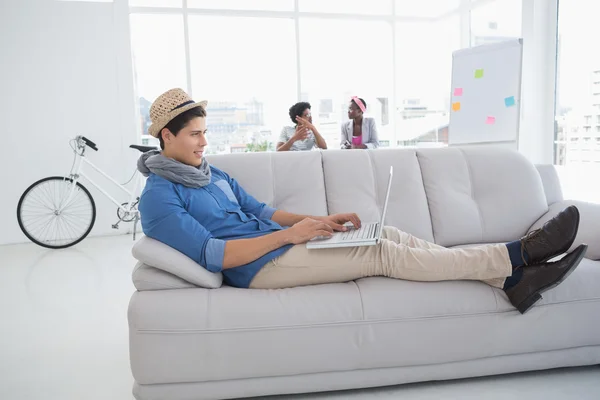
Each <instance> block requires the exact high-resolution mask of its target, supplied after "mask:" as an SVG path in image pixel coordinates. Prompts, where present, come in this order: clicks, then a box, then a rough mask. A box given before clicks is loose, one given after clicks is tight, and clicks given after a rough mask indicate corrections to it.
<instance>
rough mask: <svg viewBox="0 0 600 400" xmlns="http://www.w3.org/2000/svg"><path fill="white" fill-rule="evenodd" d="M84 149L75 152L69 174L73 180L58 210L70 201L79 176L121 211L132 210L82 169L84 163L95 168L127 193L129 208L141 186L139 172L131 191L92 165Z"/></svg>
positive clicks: (136, 174) (127, 211) (128, 211)
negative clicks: (73, 164) (73, 165)
mask: <svg viewBox="0 0 600 400" xmlns="http://www.w3.org/2000/svg"><path fill="white" fill-rule="evenodd" d="M85 150H86V149H85V147H83V148H81V153H79V152H76V154H77V156H76V157H77V159H76V161H75V164H76V167H75V171H74V172H73V173H71V176H70V178H71V179H72V180H73V183H72V186H71V190H70V192H69V195H68V196H67V198H66V199H65V201H64V203H63V204H62V205H61V206H60V207H59V210H58V212H61V211H62V210H63V209H64V208H65V207H66V206H67V205H68V204H69V202H70V201H71V199H72V197H73V192H74V191H75V187H76V186H77V182H79V178H80V177H83V178H85V179H86V180H87V181H88V182H89V183H90V184H91V185H92V186H94V187H95V188H96V189H98V191H100V193H102V194H103V195H105V196H106V197H107V198H108V199H109V200H110V201H112V202H113V203H114V204H115V205H116V206H117V207H118V208H119V209H120V210H121V211H123V212H124V213H130V212H132V211H131V209H129V210H128V209H127V208H125V207H124V206H123V205H122V204H121V203H120V202H118V201H117V200H116V199H115V198H114V197H112V196H111V195H110V194H109V193H108V192H107V191H106V190H104V189H103V188H102V187H101V186H100V185H98V184H97V183H96V182H94V181H93V180H92V179H91V178H90V177H89V176H88V175H86V174H85V172H83V170H82V169H83V165H84V164H87V165H89V166H90V167H92V168H93V169H94V170H96V171H97V172H98V173H100V174H101V175H102V176H104V177H105V178H106V179H108V180H109V181H111V182H112V183H113V184H114V185H115V186H116V187H118V188H119V189H121V191H123V192H125V193H126V194H127V195H129V201H128V202H127V203H126V204H127V205H128V206H129V207H130V208H131V204H133V202H134V201H135V200H137V195H136V194H137V193H139V192H140V189H141V186H142V183H143V181H142V176H141V174H140V173H139V172H137V171H136V173H135V178H134V179H135V182H134V189H133V191H129V190H127V189H125V188H124V187H123V186H122V185H121V184H120V183H119V182H117V181H116V180H114V179H113V178H112V177H110V176H109V175H108V174H106V173H105V172H104V171H102V170H101V169H100V168H98V167H97V166H96V165H94V163H92V162H91V161H89V160H88V159H87V158H86V157H85ZM134 212H135V213H136V214H137V213H139V211H137V210H136V211H134Z"/></svg>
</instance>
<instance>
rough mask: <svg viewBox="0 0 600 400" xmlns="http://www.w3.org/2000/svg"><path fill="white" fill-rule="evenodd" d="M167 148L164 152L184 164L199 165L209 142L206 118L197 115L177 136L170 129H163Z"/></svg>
mask: <svg viewBox="0 0 600 400" xmlns="http://www.w3.org/2000/svg"><path fill="white" fill-rule="evenodd" d="M161 134H162V135H163V141H164V142H165V150H164V152H163V154H164V155H165V156H166V157H171V158H173V159H175V160H177V161H179V162H181V163H183V164H187V165H192V166H194V167H197V166H199V165H200V164H201V163H202V154H203V153H204V148H205V147H206V145H207V144H208V142H207V141H206V118H204V117H196V118H194V119H192V120H190V121H189V122H188V124H187V125H186V126H185V127H184V128H183V129H182V130H180V131H179V133H178V134H177V136H175V135H173V134H172V133H171V132H170V131H169V130H168V129H163V130H162V132H161Z"/></svg>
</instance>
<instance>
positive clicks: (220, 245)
mask: <svg viewBox="0 0 600 400" xmlns="http://www.w3.org/2000/svg"><path fill="white" fill-rule="evenodd" d="M206 104H207V102H206V101H203V102H199V103H196V102H194V101H193V100H191V99H190V97H189V96H188V95H187V94H186V93H185V92H184V91H183V90H181V89H172V90H169V91H167V92H165V93H163V94H162V95H160V96H159V97H158V98H157V99H156V100H155V101H154V103H153V104H152V106H151V108H150V118H151V120H152V125H151V126H150V128H149V133H150V134H151V135H153V136H155V137H157V138H158V139H159V141H160V147H161V149H162V151H159V150H156V151H150V152H147V153H144V154H143V155H142V156H141V158H140V159H139V161H138V168H139V170H140V171H141V172H142V173H143V174H144V175H145V176H147V177H148V180H147V182H146V187H145V189H144V192H143V194H142V196H141V200H140V204H139V209H140V211H141V216H142V228H143V230H144V233H145V234H146V235H147V236H149V237H151V238H154V239H156V240H159V241H161V242H163V243H165V244H167V245H169V246H171V247H173V248H175V249H177V250H178V251H180V252H181V253H183V254H185V255H187V256H188V257H190V258H191V259H193V260H194V261H196V262H197V263H198V264H200V265H202V266H204V267H205V268H206V269H207V270H209V271H212V272H220V271H222V272H223V276H224V280H225V282H226V283H227V284H229V285H231V286H235V287H240V288H257V289H265V288H289V287H294V286H302V285H313V284H321V283H332V282H347V281H351V280H354V279H358V278H364V277H367V276H386V277H390V278H396V279H405V280H412V281H445V280H462V279H471V280H480V281H483V282H485V283H487V284H489V285H491V286H494V287H497V288H502V289H504V290H505V291H506V294H507V295H508V298H509V299H510V301H511V303H512V304H513V305H514V306H515V307H516V308H517V309H518V310H519V311H520V312H521V313H525V312H526V311H527V310H528V309H529V308H530V307H531V306H532V305H533V304H534V303H535V302H536V301H538V300H539V299H540V298H541V296H540V294H541V293H542V292H544V291H546V290H548V289H551V288H553V287H555V286H556V285H558V284H559V283H560V282H562V281H563V280H564V279H565V278H566V277H567V276H568V275H569V274H570V273H571V272H572V271H573V270H574V269H575V268H576V267H577V265H578V264H579V262H580V261H581V259H582V258H583V256H584V254H585V251H586V249H587V246H586V245H581V246H579V247H577V248H576V249H575V250H574V251H573V252H571V253H569V254H567V255H565V256H564V257H563V258H562V259H560V260H559V261H556V262H548V260H549V259H551V258H553V257H555V256H558V255H560V254H563V253H564V252H566V251H567V250H568V249H569V248H570V247H571V245H572V244H573V242H574V240H575V236H576V234H577V229H578V226H579V212H578V210H577V208H575V207H569V208H567V209H565V210H563V211H562V212H561V213H560V214H558V215H557V216H556V217H555V218H553V219H552V220H550V221H548V222H547V223H546V224H545V225H544V226H543V227H542V228H541V229H539V230H536V231H533V232H531V233H530V234H528V235H527V236H525V237H523V238H521V239H520V240H515V241H513V242H510V243H506V244H493V245H485V246H479V247H474V248H466V249H447V248H444V247H441V246H438V245H436V244H433V243H428V242H426V241H424V240H421V239H418V238H416V237H414V236H412V235H410V234H408V233H405V232H402V231H400V230H398V229H396V228H393V227H384V228H383V232H382V240H381V241H380V242H379V243H378V244H377V245H374V246H363V247H346V248H335V249H322V250H310V251H309V250H307V249H306V245H305V243H306V242H308V241H309V240H310V239H313V238H315V237H317V236H330V235H331V234H332V232H333V231H343V230H346V227H345V226H343V224H345V223H347V222H351V223H352V224H353V225H354V226H355V227H356V228H359V227H360V225H361V221H360V219H359V218H358V216H357V215H356V214H335V215H330V216H327V217H315V216H305V215H297V214H292V213H288V212H286V211H283V210H275V209H273V208H270V207H268V206H267V205H266V204H264V203H260V202H258V201H257V200H256V199H254V198H253V197H252V196H250V195H248V194H247V193H246V192H245V191H244V189H243V188H242V187H241V186H240V185H239V184H238V183H237V182H236V181H235V179H233V178H231V177H230V176H229V175H227V174H226V173H225V172H223V171H221V170H219V169H218V168H215V167H212V166H209V164H208V162H207V161H206V159H205V158H204V157H203V151H204V149H205V147H206V145H207V141H206V131H207V130H206ZM284 227H287V228H284Z"/></svg>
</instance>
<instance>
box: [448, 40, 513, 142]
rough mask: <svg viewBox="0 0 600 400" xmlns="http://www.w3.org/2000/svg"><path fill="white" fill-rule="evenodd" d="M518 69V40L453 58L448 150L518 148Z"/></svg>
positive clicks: (457, 54)
mask: <svg viewBox="0 0 600 400" xmlns="http://www.w3.org/2000/svg"><path fill="white" fill-rule="evenodd" d="M522 65H523V40H522V39H511V40H507V41H503V42H499V43H492V44H486V45H482V46H476V47H472V48H469V49H461V50H457V51H455V52H453V53H452V87H451V91H450V98H451V102H450V123H449V126H448V144H449V145H465V144H485V143H494V144H503V145H505V146H507V147H513V145H514V148H515V149H516V148H517V145H518V138H519V122H520V117H521V115H520V114H521V71H522Z"/></svg>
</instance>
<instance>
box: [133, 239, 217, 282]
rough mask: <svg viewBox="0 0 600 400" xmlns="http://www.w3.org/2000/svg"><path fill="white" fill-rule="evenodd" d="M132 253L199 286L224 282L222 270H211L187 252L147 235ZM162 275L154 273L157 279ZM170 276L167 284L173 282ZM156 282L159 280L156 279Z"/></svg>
mask: <svg viewBox="0 0 600 400" xmlns="http://www.w3.org/2000/svg"><path fill="white" fill-rule="evenodd" d="M131 253H132V254H133V257H135V258H136V259H137V260H139V261H141V262H142V263H144V264H146V265H148V266H150V267H154V268H157V269H160V270H163V271H165V272H168V273H169V274H172V275H175V276H177V277H179V278H181V279H183V280H185V281H187V282H189V283H192V284H194V285H196V286H199V287H203V288H209V289H213V288H218V287H220V286H221V284H222V283H223V275H222V274H221V273H220V272H219V273H214V272H209V271H207V270H206V269H205V268H204V267H203V266H201V265H200V264H198V263H196V262H195V261H194V260H192V259H191V258H189V257H187V256H186V255H185V254H183V253H180V252H179V251H177V250H175V249H174V248H172V247H170V246H167V245H166V244H164V243H162V242H159V241H158V240H155V239H152V238H149V237H147V236H144V237H142V238H141V239H140V240H138V241H137V242H136V243H135V244H134V245H133V249H132V250H131ZM160 276H161V275H157V274H154V275H153V277H154V279H155V280H156V279H161V278H160ZM168 278H169V277H168V276H167V280H166V281H165V282H164V283H165V284H167V285H169V284H171V283H172V282H171V281H169V280H168ZM138 279H139V277H138ZM156 283H158V282H156V281H155V284H156ZM134 284H135V277H134Z"/></svg>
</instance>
